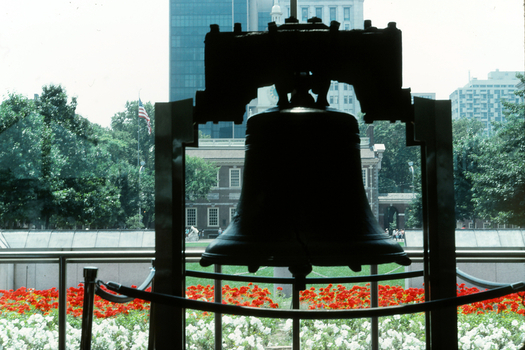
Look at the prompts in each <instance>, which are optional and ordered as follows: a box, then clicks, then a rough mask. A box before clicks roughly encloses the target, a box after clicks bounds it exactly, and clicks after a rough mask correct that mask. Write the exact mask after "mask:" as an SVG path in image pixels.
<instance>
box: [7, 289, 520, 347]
mask: <svg viewBox="0 0 525 350" xmlns="http://www.w3.org/2000/svg"><path fill="white" fill-rule="evenodd" d="M476 292H479V290H478V289H476V288H466V287H465V286H464V285H460V286H458V295H465V294H471V293H476ZM186 294H187V297H188V298H191V299H195V300H204V301H213V300H214V291H213V287H212V286H200V285H199V286H191V287H188V289H187V293H186ZM277 294H278V295H276V296H274V299H275V301H274V299H272V298H271V293H270V292H269V291H268V290H267V289H261V288H259V287H258V286H257V285H253V284H251V283H250V284H249V285H248V286H244V287H240V288H231V287H229V286H227V285H226V286H224V287H223V290H222V299H223V303H228V304H236V305H244V306H252V307H268V308H278V307H280V306H279V305H281V307H289V300H286V299H283V298H282V296H281V295H279V294H280V293H277ZM83 297H84V289H83V287H82V285H79V286H78V288H69V289H68V292H67V299H68V307H67V314H68V325H67V346H68V348H69V349H78V348H79V346H80V334H81V314H82V303H83ZM524 297H525V293H515V294H511V295H508V296H506V297H502V298H497V299H492V300H487V301H484V302H479V303H474V304H470V305H464V306H461V307H459V308H458V339H459V348H460V349H519V348H520V346H523V342H525V318H524V316H525V305H524V301H523V298H524ZM300 298H301V307H302V308H307V309H351V308H366V307H369V305H370V291H369V289H368V287H359V286H354V287H352V288H348V289H347V288H345V287H344V286H341V285H338V286H333V285H328V286H327V287H324V288H318V289H316V288H314V287H312V288H310V289H307V290H305V291H303V292H301V296H300ZM423 299H424V295H423V290H422V289H415V288H410V289H403V288H401V287H397V286H380V289H379V305H380V306H393V305H400V304H406V303H417V302H422V301H423ZM57 308H58V290H56V289H55V288H52V289H49V290H41V291H39V290H33V289H26V288H20V289H18V290H16V291H3V290H0V349H57V348H58V310H57ZM94 316H95V318H94V324H93V336H92V349H126V350H127V349H147V344H148V328H149V324H148V322H149V303H148V302H144V301H141V300H134V301H132V302H130V303H126V304H114V303H111V302H108V301H105V300H103V299H101V298H99V297H98V296H96V297H95V311H94ZM186 319H187V321H186V322H187V327H186V342H187V348H189V349H209V348H212V347H213V342H214V316H213V315H212V314H209V313H206V312H201V311H191V310H189V311H188V312H187V313H186ZM222 322H223V348H225V349H245V350H247V349H259V350H260V349H265V348H266V347H269V346H274V345H281V346H282V345H290V344H291V328H292V326H291V325H292V322H291V320H276V319H263V318H253V317H241V316H227V315H224V316H222ZM424 324H425V322H424V315H422V314H413V315H394V316H392V317H383V318H380V319H379V334H380V337H379V343H380V348H384V349H425V329H424ZM300 327H301V328H300V334H301V348H302V349H369V347H370V342H371V339H370V322H369V320H368V319H355V320H329V321H321V320H302V321H301V326H300Z"/></svg>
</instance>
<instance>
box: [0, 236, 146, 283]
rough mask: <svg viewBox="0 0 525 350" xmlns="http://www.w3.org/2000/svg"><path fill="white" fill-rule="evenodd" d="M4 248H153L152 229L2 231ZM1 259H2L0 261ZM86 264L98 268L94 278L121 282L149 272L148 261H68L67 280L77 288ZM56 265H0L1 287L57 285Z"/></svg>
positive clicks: (137, 279)
mask: <svg viewBox="0 0 525 350" xmlns="http://www.w3.org/2000/svg"><path fill="white" fill-rule="evenodd" d="M0 237H1V238H2V242H3V246H2V247H1V248H3V249H9V248H11V249H38V248H40V249H42V250H64V251H72V250H77V249H104V248H106V249H107V248H111V249H115V250H129V249H135V248H142V249H143V248H150V249H152V250H154V249H155V232H154V231H148V230H143V231H81V230H79V231H27V230H26V231H22V230H16V231H1V232H0ZM1 248H0V249H1ZM0 262H1V261H0ZM85 266H95V267H98V274H97V279H100V280H103V281H105V282H107V281H115V282H119V283H122V284H124V285H137V286H138V285H140V284H142V282H144V280H145V279H146V277H147V276H148V275H149V272H150V267H151V262H144V263H97V262H89V261H87V262H86V263H82V264H77V263H75V264H67V267H66V269H67V270H66V275H67V276H66V283H67V286H68V288H69V287H76V286H78V284H79V283H81V282H83V281H84V276H83V269H84V267H85ZM58 268H59V267H58V264H57V263H39V264H25V263H18V264H0V290H9V289H15V290H16V289H18V288H20V287H26V288H35V289H49V288H53V287H55V288H58V281H59V275H58Z"/></svg>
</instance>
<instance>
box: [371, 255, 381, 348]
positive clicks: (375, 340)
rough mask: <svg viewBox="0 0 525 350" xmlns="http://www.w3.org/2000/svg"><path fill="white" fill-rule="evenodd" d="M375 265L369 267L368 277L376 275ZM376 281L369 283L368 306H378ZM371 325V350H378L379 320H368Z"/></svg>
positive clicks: (373, 318) (375, 318)
mask: <svg viewBox="0 0 525 350" xmlns="http://www.w3.org/2000/svg"><path fill="white" fill-rule="evenodd" d="M377 272H378V271H377V265H370V275H377ZM377 285H378V283H377V281H372V282H370V304H371V305H370V306H371V307H378V306H379V290H378V287H377ZM370 324H371V328H372V329H371V336H372V350H378V349H379V319H378V318H377V317H372V318H371V319H370Z"/></svg>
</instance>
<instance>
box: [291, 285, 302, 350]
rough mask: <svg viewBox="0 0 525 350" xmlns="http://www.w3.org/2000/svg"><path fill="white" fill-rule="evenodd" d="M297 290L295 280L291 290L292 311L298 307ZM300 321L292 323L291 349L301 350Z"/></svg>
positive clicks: (295, 320)
mask: <svg viewBox="0 0 525 350" xmlns="http://www.w3.org/2000/svg"><path fill="white" fill-rule="evenodd" d="M299 292H300V290H299V288H297V280H294V284H293V289H292V309H296V310H298V309H299V307H300V303H299ZM300 330H301V320H300V319H298V318H294V319H293V321H292V349H293V350H301V337H300V336H299V335H300Z"/></svg>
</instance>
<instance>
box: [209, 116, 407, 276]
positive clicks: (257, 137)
mask: <svg viewBox="0 0 525 350" xmlns="http://www.w3.org/2000/svg"><path fill="white" fill-rule="evenodd" d="M244 164H245V166H244V182H243V187H242V191H241V197H240V200H239V203H238V206H237V213H236V215H235V216H234V218H233V220H232V222H231V223H230V225H229V226H228V228H227V229H226V230H225V231H224V232H223V234H222V235H220V236H219V237H217V238H216V239H215V240H214V241H212V242H211V243H210V245H209V246H208V247H207V248H206V251H205V253H204V254H203V255H202V259H201V261H200V264H201V265H203V266H208V265H211V264H220V265H246V266H248V269H249V270H250V271H252V272H255V271H256V270H257V269H258V267H259V266H288V267H289V268H290V271H292V272H293V273H294V274H296V272H298V274H299V275H300V274H303V276H304V275H306V274H308V273H309V272H310V271H311V266H312V265H318V266H349V267H350V268H351V269H352V270H354V271H360V270H361V265H373V264H384V263H391V262H396V263H398V264H401V265H410V259H409V258H408V257H407V255H406V253H405V252H404V251H403V249H402V248H401V246H400V245H399V244H398V243H396V242H394V241H393V240H392V239H391V238H389V237H388V235H386V234H385V233H384V232H383V230H382V229H381V227H380V226H379V224H378V222H377V220H376V218H375V217H374V215H373V214H372V211H371V210H370V207H369V204H368V200H367V197H366V194H365V190H364V187H363V180H362V173H361V157H360V138H359V130H358V124H357V121H356V118H355V117H354V116H352V115H350V114H347V113H343V112H340V111H337V110H335V109H332V108H329V107H321V108H319V107H292V106H287V107H284V108H280V107H276V108H271V109H268V110H266V111H264V112H262V113H259V114H256V115H253V116H252V117H250V118H249V119H248V122H247V131H246V156H245V163H244Z"/></svg>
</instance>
